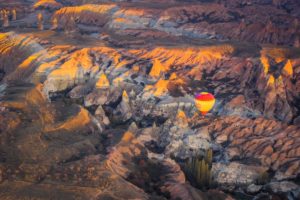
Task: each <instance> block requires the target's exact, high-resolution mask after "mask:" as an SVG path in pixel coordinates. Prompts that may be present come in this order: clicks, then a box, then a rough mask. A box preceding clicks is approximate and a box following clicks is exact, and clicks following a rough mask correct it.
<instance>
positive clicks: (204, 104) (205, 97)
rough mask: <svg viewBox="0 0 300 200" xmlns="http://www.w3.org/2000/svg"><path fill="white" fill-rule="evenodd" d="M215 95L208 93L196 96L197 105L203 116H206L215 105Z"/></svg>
mask: <svg viewBox="0 0 300 200" xmlns="http://www.w3.org/2000/svg"><path fill="white" fill-rule="evenodd" d="M215 102H216V99H215V97H214V95H212V94H210V93H208V92H201V93H200V94H197V95H196V96H195V105H196V107H197V108H198V110H199V111H200V112H201V114H202V115H206V114H207V113H208V112H209V111H210V110H211V109H212V108H213V107H214V105H215Z"/></svg>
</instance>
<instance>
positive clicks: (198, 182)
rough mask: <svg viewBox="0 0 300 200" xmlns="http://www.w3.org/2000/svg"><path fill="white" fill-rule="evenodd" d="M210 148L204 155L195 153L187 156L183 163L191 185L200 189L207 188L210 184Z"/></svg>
mask: <svg viewBox="0 0 300 200" xmlns="http://www.w3.org/2000/svg"><path fill="white" fill-rule="evenodd" d="M212 156H213V155H212V150H211V149H209V150H208V151H207V152H206V154H205V156H201V155H197V156H195V157H192V158H189V159H188V160H187V161H186V162H185V164H184V172H185V174H186V176H187V179H188V180H189V181H190V182H191V184H192V185H194V186H195V187H198V188H200V189H208V188H209V187H210V186H211V184H212V175H211V168H212Z"/></svg>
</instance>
